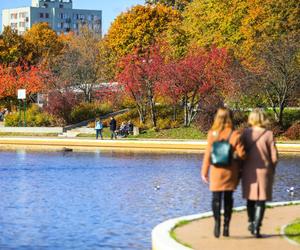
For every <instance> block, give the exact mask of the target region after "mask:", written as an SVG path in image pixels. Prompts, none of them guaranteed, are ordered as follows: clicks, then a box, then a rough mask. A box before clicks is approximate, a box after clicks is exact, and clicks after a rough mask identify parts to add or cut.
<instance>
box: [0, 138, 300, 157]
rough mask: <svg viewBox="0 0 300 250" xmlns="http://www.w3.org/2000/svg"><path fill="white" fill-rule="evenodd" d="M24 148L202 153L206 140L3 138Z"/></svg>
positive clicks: (289, 148) (291, 146)
mask: <svg viewBox="0 0 300 250" xmlns="http://www.w3.org/2000/svg"><path fill="white" fill-rule="evenodd" d="M4 146H5V147H10V148H13V147H15V146H23V147H27V148H36V147H41V146H42V148H43V149H45V147H70V148H74V149H76V148H85V149H88V148H90V149H95V148H98V149H99V148H103V149H104V148H107V149H130V150H132V149H134V150H137V149H139V150H147V151H148V150H166V151H169V150H179V151H185V152H186V151H190V152H201V151H203V150H205V148H206V141H205V140H153V139H151V140H144V139H139V140H95V139H94V138H89V139H87V138H72V139H71V138H55V137H1V136H0V148H1V147H4ZM277 147H278V149H279V152H280V153H299V152H300V144H298V143H293V142H291V143H282V144H281V143H280V144H277Z"/></svg>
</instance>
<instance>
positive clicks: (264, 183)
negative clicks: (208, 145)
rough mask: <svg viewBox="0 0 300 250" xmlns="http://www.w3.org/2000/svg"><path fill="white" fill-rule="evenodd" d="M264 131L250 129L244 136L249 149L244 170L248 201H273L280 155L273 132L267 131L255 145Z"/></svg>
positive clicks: (244, 188)
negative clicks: (273, 189) (274, 183)
mask: <svg viewBox="0 0 300 250" xmlns="http://www.w3.org/2000/svg"><path fill="white" fill-rule="evenodd" d="M263 131H264V129H260V128H253V129H252V128H248V129H245V131H244V133H243V135H242V140H243V142H244V145H245V148H246V149H247V158H246V160H245V162H244V164H243V170H242V189H243V198H244V199H248V200H262V201H263V200H272V188H273V179H274V173H275V167H276V164H277V161H278V153H277V149H276V146H275V141H274V136H273V132H272V131H269V130H267V131H266V132H265V133H264V134H263V135H262V136H261V137H260V138H259V139H258V141H257V142H256V143H254V141H255V140H256V139H257V138H258V137H259V136H260V135H261V134H262V133H263ZM253 143H254V144H253ZM251 145H252V146H251Z"/></svg>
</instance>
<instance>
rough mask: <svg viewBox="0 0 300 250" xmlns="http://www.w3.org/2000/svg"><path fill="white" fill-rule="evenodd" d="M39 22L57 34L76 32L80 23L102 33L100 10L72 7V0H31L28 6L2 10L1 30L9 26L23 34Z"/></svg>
mask: <svg viewBox="0 0 300 250" xmlns="http://www.w3.org/2000/svg"><path fill="white" fill-rule="evenodd" d="M40 22H47V23H48V24H49V26H50V27H51V28H52V29H53V30H55V31H56V32H57V34H61V33H67V32H69V31H74V32H75V33H78V32H79V30H80V26H81V25H88V27H89V28H90V29H91V30H94V31H95V32H96V33H98V34H100V35H101V34H102V11H101V10H82V9H73V2H72V0H32V4H31V6H30V7H21V8H15V9H4V10H3V11H2V30H3V29H4V27H5V26H10V27H11V28H12V29H14V30H17V31H18V33H19V34H23V33H24V32H25V31H26V30H27V29H30V28H31V27H32V25H34V24H36V23H40Z"/></svg>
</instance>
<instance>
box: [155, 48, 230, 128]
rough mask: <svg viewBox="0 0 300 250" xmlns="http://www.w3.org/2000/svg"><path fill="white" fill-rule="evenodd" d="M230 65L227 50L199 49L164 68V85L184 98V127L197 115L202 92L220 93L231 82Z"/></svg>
mask: <svg viewBox="0 0 300 250" xmlns="http://www.w3.org/2000/svg"><path fill="white" fill-rule="evenodd" d="M229 64H230V57H229V56H228V54H227V52H226V50H225V49H217V48H212V49H211V50H209V51H205V50H204V49H199V48H197V49H196V50H192V51H191V52H190V53H189V54H187V55H186V56H185V57H183V58H182V59H180V60H177V61H170V62H169V63H168V64H167V65H166V66H165V67H164V70H163V75H162V84H161V88H163V89H164V91H165V93H166V94H170V95H171V96H176V97H178V98H179V99H180V100H181V101H182V103H183V110H184V126H190V124H191V122H192V121H193V120H194V119H195V117H196V115H197V114H198V111H199V107H200V105H201V96H202V95H204V94H208V93H209V92H215V93H219V94H220V95H221V94H222V91H223V90H224V89H226V88H225V87H227V86H226V85H227V84H230V75H229V71H228V70H227V68H228V65H229Z"/></svg>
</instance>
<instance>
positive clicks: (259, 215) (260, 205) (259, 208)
mask: <svg viewBox="0 0 300 250" xmlns="http://www.w3.org/2000/svg"><path fill="white" fill-rule="evenodd" d="M265 204H266V203H265V201H257V202H256V208H255V219H254V235H255V237H256V238H261V237H262V236H261V234H260V227H261V225H262V220H263V218H264V214H265Z"/></svg>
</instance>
